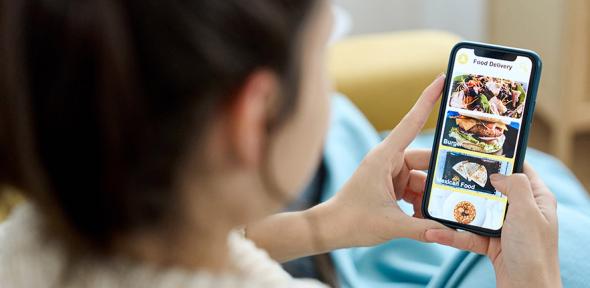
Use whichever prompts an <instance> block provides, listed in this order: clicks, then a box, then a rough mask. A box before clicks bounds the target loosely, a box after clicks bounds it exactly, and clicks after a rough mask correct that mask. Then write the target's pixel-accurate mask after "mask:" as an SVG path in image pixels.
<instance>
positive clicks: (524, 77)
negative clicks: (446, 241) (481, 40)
mask: <svg viewBox="0 0 590 288" xmlns="http://www.w3.org/2000/svg"><path fill="white" fill-rule="evenodd" d="M531 71H532V61H531V60H530V59H529V58H527V57H521V56H519V57H517V58H516V59H515V60H514V61H505V60H501V59H494V58H485V57H480V56H477V55H475V53H474V50H473V49H467V48H463V49H459V50H458V51H457V54H456V57H455V63H454V64H453V73H452V75H449V77H452V78H451V85H450V87H449V89H450V91H447V92H448V97H447V99H446V101H447V102H446V103H443V104H442V105H446V106H445V107H446V110H445V119H444V123H443V124H442V131H441V135H440V139H438V141H439V142H438V145H439V147H438V155H437V157H436V162H435V168H434V176H433V182H432V187H431V189H430V191H431V193H430V201H429V204H428V212H429V214H430V215H431V216H433V217H436V218H439V219H444V220H448V221H453V222H457V223H461V224H466V225H473V226H478V227H482V228H486V229H491V230H498V229H500V228H501V227H502V224H503V222H504V214H505V212H506V207H507V199H506V197H505V196H504V195H503V194H501V193H500V192H498V191H496V189H495V188H494V187H493V186H492V184H491V183H490V175H492V174H495V173H501V174H505V175H509V174H511V173H512V171H513V167H514V161H515V155H516V152H517V149H518V148H519V147H517V143H518V140H519V139H518V137H519V134H520V133H519V131H520V128H521V127H522V121H523V113H524V109H525V103H526V101H527V91H528V81H529V79H530V76H531Z"/></svg>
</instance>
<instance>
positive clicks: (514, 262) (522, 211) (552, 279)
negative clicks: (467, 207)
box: [426, 165, 561, 287]
mask: <svg viewBox="0 0 590 288" xmlns="http://www.w3.org/2000/svg"><path fill="white" fill-rule="evenodd" d="M491 180H492V184H493V185H494V187H496V189H498V190H499V191H501V192H502V193H504V194H506V195H507V196H508V199H509V201H510V205H509V206H508V213H507V215H506V222H505V223H504V227H503V228H502V237H501V238H487V237H482V236H478V235H475V234H472V233H469V232H457V231H453V230H448V229H445V230H438V229H434V230H429V231H428V232H426V240H428V241H429V242H436V243H440V244H443V245H448V246H452V247H455V248H458V249H462V250H468V251H472V252H475V253H478V254H483V255H487V256H488V257H489V258H490V260H491V261H492V264H493V265H494V270H495V271H496V282H497V286H498V287H561V278H560V273H559V259H558V257H557V234H558V233H557V214H556V210H557V202H556V201H555V198H554V197H553V195H552V194H551V192H550V191H549V189H547V187H546V186H545V184H543V182H542V181H541V179H540V178H539V176H538V175H537V174H536V173H535V171H534V170H533V169H532V168H531V167H530V166H528V165H525V169H524V174H514V175H512V176H503V175H492V177H491Z"/></svg>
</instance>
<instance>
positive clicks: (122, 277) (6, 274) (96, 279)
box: [0, 205, 325, 288]
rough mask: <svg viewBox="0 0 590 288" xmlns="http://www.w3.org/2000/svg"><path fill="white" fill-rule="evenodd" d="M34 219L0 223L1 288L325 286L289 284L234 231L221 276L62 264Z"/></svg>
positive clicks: (116, 264)
mask: <svg viewBox="0 0 590 288" xmlns="http://www.w3.org/2000/svg"><path fill="white" fill-rule="evenodd" d="M37 217H38V216H37V213H36V211H35V210H34V208H33V207H32V206H30V205H23V206H21V207H19V208H18V209H16V210H15V211H14V212H13V214H12V215H11V217H10V218H9V219H8V220H7V221H6V222H4V223H2V224H0V287H3V288H4V287H7V288H8V287H10V288H30V287H90V288H94V287H105V288H107V287H108V288H119V287H146V288H150V287H154V288H156V287H158V288H161V287H162V288H163V287H219V288H225V287H314V288H315V287H325V286H324V285H322V284H321V283H319V282H317V281H314V280H297V279H293V278H292V277H291V276H290V275H289V274H287V272H285V271H284V270H283V269H282V268H281V266H280V265H279V264H278V263H276V262H274V261H273V260H272V259H271V258H270V257H269V256H268V254H267V253H266V252H264V251H263V250H261V249H258V248H257V247H256V246H255V245H254V243H252V242H251V241H249V240H247V239H245V238H243V237H242V236H241V235H240V234H239V233H237V232H233V233H231V234H230V235H229V237H228V243H229V247H230V257H231V269H230V270H229V271H228V272H226V274H222V275H220V274H211V273H208V272H205V271H187V270H181V269H168V270H165V271H163V270H161V269H156V268H154V267H148V266H143V265H140V264H130V263H124V261H108V263H107V262H105V261H101V262H93V263H88V261H85V262H84V264H79V265H77V266H76V265H74V266H72V265H66V263H65V258H64V255H63V253H62V251H63V250H62V249H61V248H60V246H59V244H56V243H49V242H47V241H43V240H42V238H41V237H40V233H39V224H38V222H39V221H38V218H37Z"/></svg>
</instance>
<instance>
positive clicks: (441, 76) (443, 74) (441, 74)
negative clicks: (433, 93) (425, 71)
mask: <svg viewBox="0 0 590 288" xmlns="http://www.w3.org/2000/svg"><path fill="white" fill-rule="evenodd" d="M446 76H447V75H446V74H445V72H441V73H440V74H438V76H436V79H438V78H443V77H446Z"/></svg>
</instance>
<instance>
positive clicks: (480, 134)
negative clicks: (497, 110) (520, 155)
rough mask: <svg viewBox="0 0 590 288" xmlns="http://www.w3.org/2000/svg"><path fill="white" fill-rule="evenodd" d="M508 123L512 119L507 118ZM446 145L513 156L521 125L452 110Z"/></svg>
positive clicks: (447, 126) (447, 124) (449, 115)
mask: <svg viewBox="0 0 590 288" xmlns="http://www.w3.org/2000/svg"><path fill="white" fill-rule="evenodd" d="M507 122H508V121H507ZM445 123H446V124H445V128H444V131H443V135H442V136H443V138H442V144H443V145H445V146H449V147H454V148H462V149H466V150H469V151H474V152H479V153H485V154H492V155H499V156H504V157H507V158H513V157H514V153H515V147H516V143H517V140H518V131H519V128H520V125H519V124H518V123H517V122H509V123H506V122H504V121H503V120H501V119H499V118H497V117H496V118H494V117H489V116H485V115H481V114H478V113H473V112H471V111H464V112H455V111H449V112H448V113H447V119H446V121H445Z"/></svg>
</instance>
